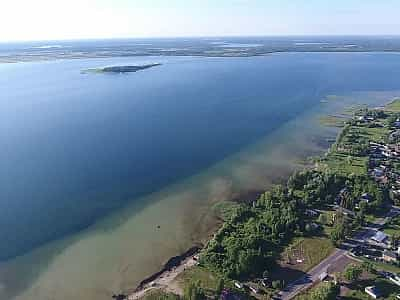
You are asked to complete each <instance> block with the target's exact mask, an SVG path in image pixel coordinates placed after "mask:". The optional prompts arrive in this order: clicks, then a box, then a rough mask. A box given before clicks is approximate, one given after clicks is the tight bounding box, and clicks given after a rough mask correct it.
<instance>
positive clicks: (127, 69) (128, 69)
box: [82, 63, 161, 73]
mask: <svg viewBox="0 0 400 300" xmlns="http://www.w3.org/2000/svg"><path fill="white" fill-rule="evenodd" d="M157 66H161V64H160V63H154V64H147V65H137V66H129V65H128V66H109V67H102V68H94V69H87V70H84V71H82V72H83V73H133V72H138V71H142V70H146V69H149V68H153V67H157Z"/></svg>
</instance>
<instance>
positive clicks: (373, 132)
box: [354, 126, 389, 143]
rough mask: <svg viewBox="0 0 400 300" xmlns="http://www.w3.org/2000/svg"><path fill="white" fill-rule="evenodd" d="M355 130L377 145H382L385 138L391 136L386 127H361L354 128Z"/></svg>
mask: <svg viewBox="0 0 400 300" xmlns="http://www.w3.org/2000/svg"><path fill="white" fill-rule="evenodd" d="M354 128H355V129H357V130H359V131H360V135H361V136H364V137H366V138H368V139H369V140H370V141H372V142H375V143H380V142H382V141H383V139H384V137H385V136H387V135H388V134H389V132H388V129H387V128H386V127H372V128H370V127H365V126H363V127H360V126H354Z"/></svg>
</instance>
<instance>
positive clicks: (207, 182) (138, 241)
mask: <svg viewBox="0 0 400 300" xmlns="http://www.w3.org/2000/svg"><path fill="white" fill-rule="evenodd" d="M150 63H162V65H161V66H158V67H155V68H151V69H147V70H142V71H139V72H136V73H129V74H82V73H81V71H82V70H85V69H89V68H96V67H103V66H109V65H132V64H150ZM0 74H1V76H0V137H1V142H2V143H1V148H0V161H1V168H0V184H1V187H0V225H1V226H0V240H1V241H2V242H1V245H0V260H1V261H2V262H1V263H0V299H7V300H8V299H29V300H33V299H41V300H47V299H57V300H58V299H72V298H74V299H83V298H85V299H109V298H110V296H111V294H112V293H113V292H118V291H120V290H124V291H126V290H131V289H132V288H134V287H135V285H136V284H137V283H138V281H140V280H141V279H142V278H143V277H144V276H146V275H149V274H150V273H152V272H155V271H156V270H157V269H158V268H160V266H161V265H162V263H164V262H165V261H166V260H167V259H168V257H170V256H172V255H176V254H178V253H179V252H183V251H184V250H185V249H187V248H188V247H190V246H191V245H192V244H193V243H194V242H197V241H204V240H205V239H206V237H207V236H208V235H209V234H210V233H212V230H213V229H214V228H215V224H216V220H215V217H214V214H213V211H212V207H213V204H214V203H216V202H218V201H221V200H229V199H232V198H240V197H246V196H245V195H248V194H252V193H254V192H257V191H260V190H263V189H265V188H268V186H270V185H271V184H272V183H275V182H279V181H280V180H282V179H284V178H285V177H286V176H288V175H289V174H290V173H291V172H292V171H293V170H294V169H295V168H297V167H301V166H302V164H301V161H302V160H304V159H305V158H306V157H307V156H309V155H317V154H320V153H322V152H323V151H324V150H325V149H326V148H327V147H328V144H329V143H328V142H327V140H328V139H330V138H332V137H334V136H335V135H336V133H337V129H335V128H326V127H323V126H321V125H320V123H319V122H318V118H319V116H321V115H324V114H336V113H340V112H342V110H343V109H344V108H346V107H348V106H352V105H358V104H368V105H381V104H383V103H385V102H387V101H389V100H390V99H392V98H393V97H395V96H398V95H400V92H399V91H400V55H399V54H395V53H393V54H385V53H352V54H351V53H312V54H311V53H285V54H273V55H268V56H262V57H249V58H202V57H197V58H194V57H134V58H132V57H129V58H128V57H126V58H103V59H100V58H96V59H80V60H58V61H47V62H31V63H16V64H1V65H0ZM332 96H335V97H332Z"/></svg>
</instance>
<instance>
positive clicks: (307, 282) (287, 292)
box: [278, 249, 346, 300]
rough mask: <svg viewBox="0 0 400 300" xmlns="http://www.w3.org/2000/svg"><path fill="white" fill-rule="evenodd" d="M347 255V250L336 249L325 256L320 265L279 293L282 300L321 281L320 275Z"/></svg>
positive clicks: (290, 297)
mask: <svg viewBox="0 0 400 300" xmlns="http://www.w3.org/2000/svg"><path fill="white" fill-rule="evenodd" d="M345 255H346V251H345V250H341V249H336V250H335V251H334V252H333V253H332V254H331V255H329V256H328V257H327V258H325V259H324V260H323V261H322V262H321V263H320V264H319V265H317V266H315V267H314V268H312V269H311V270H310V271H309V272H308V273H307V274H306V275H304V276H303V277H301V278H300V279H298V280H296V281H294V282H292V283H291V284H289V285H288V286H287V287H286V288H285V289H284V290H283V291H281V292H280V293H279V294H278V297H279V298H280V299H282V300H289V299H292V298H293V297H295V296H296V295H297V294H298V293H300V292H301V291H302V290H304V289H307V288H308V287H310V286H311V285H312V284H314V283H315V282H317V281H319V278H320V276H321V275H322V274H323V273H325V272H326V271H327V269H328V268H329V266H331V265H332V264H334V263H335V261H337V260H338V259H340V258H342V257H343V256H345Z"/></svg>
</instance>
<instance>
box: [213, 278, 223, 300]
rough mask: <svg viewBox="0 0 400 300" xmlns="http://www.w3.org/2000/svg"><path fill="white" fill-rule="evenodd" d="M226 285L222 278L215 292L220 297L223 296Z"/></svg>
mask: <svg viewBox="0 0 400 300" xmlns="http://www.w3.org/2000/svg"><path fill="white" fill-rule="evenodd" d="M224 285H225V282H224V278H223V277H220V278H219V279H218V282H217V288H216V289H215V292H216V294H217V295H218V296H219V295H221V292H222V290H223V289H224Z"/></svg>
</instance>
